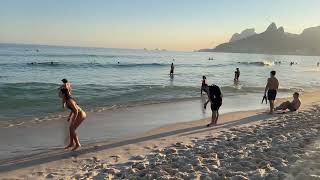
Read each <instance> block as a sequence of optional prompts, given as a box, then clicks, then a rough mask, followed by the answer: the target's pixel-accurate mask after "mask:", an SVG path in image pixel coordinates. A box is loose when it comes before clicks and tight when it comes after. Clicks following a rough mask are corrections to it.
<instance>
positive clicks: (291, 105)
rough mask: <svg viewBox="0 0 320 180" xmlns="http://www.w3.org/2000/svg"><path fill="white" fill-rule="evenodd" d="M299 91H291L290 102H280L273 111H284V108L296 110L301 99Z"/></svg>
mask: <svg viewBox="0 0 320 180" xmlns="http://www.w3.org/2000/svg"><path fill="white" fill-rule="evenodd" d="M299 96H300V95H299V93H298V92H295V93H293V100H292V102H290V101H286V102H284V103H282V104H280V106H278V107H276V108H275V109H274V110H275V111H279V110H282V111H285V110H287V109H288V110H289V111H292V112H293V111H297V110H298V109H299V108H300V106H301V101H300V99H299Z"/></svg>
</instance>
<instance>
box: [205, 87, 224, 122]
mask: <svg viewBox="0 0 320 180" xmlns="http://www.w3.org/2000/svg"><path fill="white" fill-rule="evenodd" d="M208 87H209V88H208V89H209V92H208V99H209V100H208V101H207V102H206V103H205V104H204V108H205V109H206V107H207V104H208V103H209V102H210V103H211V111H212V117H211V123H209V124H208V125H207V127H210V126H212V125H216V124H217V122H218V118H219V109H220V107H221V105H222V97H223V95H222V93H221V90H220V88H219V86H217V85H215V84H212V85H211V86H208Z"/></svg>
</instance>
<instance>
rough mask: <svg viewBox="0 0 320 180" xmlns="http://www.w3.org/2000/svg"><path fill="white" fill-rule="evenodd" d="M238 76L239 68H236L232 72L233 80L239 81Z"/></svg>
mask: <svg viewBox="0 0 320 180" xmlns="http://www.w3.org/2000/svg"><path fill="white" fill-rule="evenodd" d="M239 77H240V70H239V68H237V69H236V71H235V72H234V81H239Z"/></svg>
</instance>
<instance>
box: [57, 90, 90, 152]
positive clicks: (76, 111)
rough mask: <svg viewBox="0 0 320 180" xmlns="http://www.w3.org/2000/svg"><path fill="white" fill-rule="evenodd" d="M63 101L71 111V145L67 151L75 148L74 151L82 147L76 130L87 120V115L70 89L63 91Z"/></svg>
mask: <svg viewBox="0 0 320 180" xmlns="http://www.w3.org/2000/svg"><path fill="white" fill-rule="evenodd" d="M61 93H62V98H63V101H64V102H65V103H66V106H67V108H68V109H70V110H71V112H70V114H69V116H68V120H67V121H68V122H70V126H69V139H70V140H69V145H68V146H67V147H65V149H68V148H71V147H73V149H72V151H74V150H76V149H78V148H79V147H81V144H80V141H79V138H78V136H77V133H76V129H77V128H78V127H79V126H80V124H81V123H82V122H83V120H85V119H86V117H87V115H86V112H84V111H83V110H82V109H81V107H80V106H79V105H78V104H77V103H76V101H75V100H74V99H73V98H72V97H71V96H70V94H69V91H68V89H66V88H63V89H61Z"/></svg>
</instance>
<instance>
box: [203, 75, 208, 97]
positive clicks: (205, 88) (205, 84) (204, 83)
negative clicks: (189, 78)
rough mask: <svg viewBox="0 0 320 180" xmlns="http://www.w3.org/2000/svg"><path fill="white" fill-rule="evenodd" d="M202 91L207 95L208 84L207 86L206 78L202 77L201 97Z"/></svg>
mask: <svg viewBox="0 0 320 180" xmlns="http://www.w3.org/2000/svg"><path fill="white" fill-rule="evenodd" d="M202 91H204V92H205V93H207V94H208V84H207V77H206V76H202V83H201V95H202Z"/></svg>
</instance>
